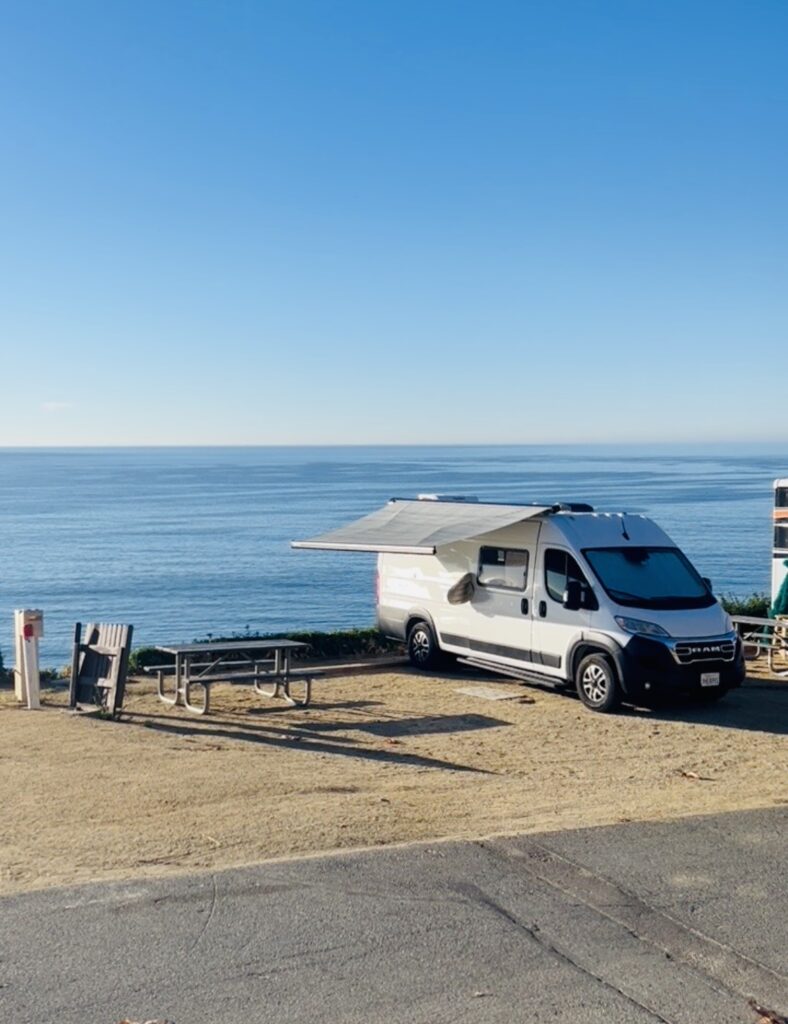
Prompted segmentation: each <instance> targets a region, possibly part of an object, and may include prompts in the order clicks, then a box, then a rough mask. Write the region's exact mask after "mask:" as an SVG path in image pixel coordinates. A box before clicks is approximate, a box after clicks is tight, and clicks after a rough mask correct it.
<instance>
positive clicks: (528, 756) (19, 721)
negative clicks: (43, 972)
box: [0, 663, 788, 894]
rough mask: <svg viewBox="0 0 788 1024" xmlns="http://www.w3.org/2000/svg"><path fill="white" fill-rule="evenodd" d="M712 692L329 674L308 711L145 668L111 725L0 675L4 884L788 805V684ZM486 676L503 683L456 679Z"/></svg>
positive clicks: (3, 887) (3, 888) (20, 886)
mask: <svg viewBox="0 0 788 1024" xmlns="http://www.w3.org/2000/svg"><path fill="white" fill-rule="evenodd" d="M764 672H765V668H763V667H762V668H760V669H759V668H758V666H757V663H755V667H754V669H753V672H752V673H751V675H752V678H751V679H750V680H749V681H748V684H746V685H745V687H744V688H742V689H741V690H739V691H736V692H734V693H732V694H730V695H729V696H728V697H727V698H726V700H724V701H723V702H721V703H720V704H719V705H716V706H706V705H698V704H674V705H672V706H671V707H670V708H668V709H661V710H657V711H625V712H623V713H621V714H619V715H612V716H606V715H598V714H593V713H591V712H589V711H587V710H585V709H584V708H583V707H582V705H581V704H580V702H579V701H577V700H576V699H573V698H572V697H568V696H566V695H561V694H554V693H551V692H547V691H544V690H540V689H534V688H529V687H525V686H521V685H519V684H517V683H514V682H512V681H511V680H510V681H504V680H496V679H493V678H492V677H488V676H474V675H471V674H464V673H459V672H457V673H455V674H452V675H443V676H434V677H432V676H424V675H420V674H415V673H412V672H410V671H409V670H408V669H407V668H405V667H402V668H399V667H397V669H396V670H395V671H392V669H391V668H390V667H389V668H387V669H381V670H379V671H367V672H366V673H365V674H353V675H347V676H342V677H335V678H329V679H323V680H319V679H318V680H317V681H316V683H315V687H314V694H313V704H312V706H311V707H310V708H309V709H307V710H301V709H295V708H290V707H287V706H285V705H283V704H282V703H281V702H278V701H266V700H264V699H262V698H259V697H257V696H255V695H254V694H253V693H252V691H251V689H249V688H248V687H242V688H241V687H230V686H222V687H218V686H217V687H216V688H215V689H214V693H213V695H212V713H211V715H210V717H206V718H197V717H195V716H192V715H190V714H188V713H187V712H185V711H184V710H182V709H177V710H176V709H174V708H171V707H168V706H166V705H164V704H162V703H161V702H159V701H158V699H157V698H156V696H155V692H154V687H153V683H152V681H151V680H149V679H145V680H141V681H134V682H132V683H130V685H129V687H128V689H127V696H126V704H125V709H124V715H123V718H122V719H121V720H120V721H118V722H112V721H108V720H105V719H102V718H100V717H98V716H96V715H95V714H84V713H77V712H71V711H69V710H68V709H66V707H65V702H66V697H65V693H64V692H63V691H54V690H53V691H47V692H46V693H45V694H44V704H45V707H44V708H43V709H42V710H41V711H27V710H24V709H21V708H19V707H17V706H16V703H15V701H14V696H13V691H9V690H7V689H6V690H3V691H1V692H0V801H1V802H2V816H1V818H0V894H8V893H12V892H18V891H21V890H27V889H35V888H42V887H45V886H51V885H61V884H66V883H74V882H83V881H89V880H103V879H119V878H127V877H132V876H134V877H140V876H153V875H163V874H171V873H178V872H190V871H194V870H204V869H214V868H223V867H230V866H235V865H241V864H250V863H255V862H258V861H261V860H265V859H268V858H271V857H289V856H293V855H299V854H308V853H315V852H320V851H327V850H333V849H338V848H348V847H361V846H371V845H379V844H386V843H396V842H403V841H408V840H417V839H437V838H442V837H470V836H483V835H489V834H492V833H510V832H527V831H535V830H552V829H561V828H574V827H579V826H585V825H599V824H608V823H613V822H617V821H627V820H635V819H656V818H667V817H677V816H682V815H690V814H702V813H707V812H708V813H711V812H718V811H724V810H732V809H737V808H752V807H768V806H772V805H774V804H779V803H786V802H788V770H787V768H786V766H787V765H788V681H782V682H776V681H775V682H770V681H768V680H766V679H765V678H758V677H759V676H761V677H762V676H763V674H764ZM466 688H476V689H479V688H480V689H481V691H482V692H483V693H486V694H487V696H489V695H490V694H495V695H500V696H501V697H503V696H505V697H506V699H499V700H490V699H485V697H484V696H481V695H479V694H465V693H461V692H458V691H459V690H461V689H466Z"/></svg>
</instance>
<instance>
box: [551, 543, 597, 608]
mask: <svg viewBox="0 0 788 1024" xmlns="http://www.w3.org/2000/svg"><path fill="white" fill-rule="evenodd" d="M568 580H576V581H577V582H578V583H579V584H580V585H581V587H582V588H583V607H584V608H588V609H594V608H598V607H599V604H598V603H597V599H596V597H594V592H593V590H592V589H591V587H590V586H589V584H588V580H587V579H586V578H585V576H584V574H583V570H582V569H581V568H580V566H579V565H578V564H577V562H576V561H575V560H574V558H573V557H572V556H571V555H570V554H569V552H568V551H561V550H560V549H559V548H548V549H547V550H546V551H545V553H544V583H545V587H546V588H547V593H548V594H549V595H550V597H552V599H553V600H554V601H557V602H558V603H559V604H563V600H564V591H565V590H566V584H567V581H568Z"/></svg>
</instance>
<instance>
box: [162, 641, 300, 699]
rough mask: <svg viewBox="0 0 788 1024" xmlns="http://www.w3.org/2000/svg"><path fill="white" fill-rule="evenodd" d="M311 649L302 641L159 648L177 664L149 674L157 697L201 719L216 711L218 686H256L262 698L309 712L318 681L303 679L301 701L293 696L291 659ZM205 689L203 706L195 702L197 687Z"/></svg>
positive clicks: (237, 642)
mask: <svg viewBox="0 0 788 1024" xmlns="http://www.w3.org/2000/svg"><path fill="white" fill-rule="evenodd" d="M308 646H309V645H308V644H304V643H300V642H298V641H296V640H233V641H229V642H223V641H211V642H209V643H193V644H173V645H171V646H168V647H156V650H157V651H161V653H162V654H169V655H171V656H172V657H173V658H174V664H172V665H152V666H150V667H149V668H148V669H147V670H146V671H149V672H156V674H157V691H158V695H159V698H160V700H163V701H164V703H165V704H174V705H178V704H181V703H182V704H183V706H184V707H185V708H186V709H187V710H189V711H192V712H193V713H194V714H196V715H205V714H207V713H208V711H209V709H210V703H211V687H212V686H213V685H214V684H215V683H246V682H250V683H251V684H252V686H253V689H254V692H255V693H259V694H260V696H261V697H270V698H274V697H280V698H282V699H283V700H285V701H287V703H288V704H292V705H293V706H294V707H301V708H305V707H307V705H308V704H309V701H310V699H311V696H312V677H311V676H304V677H301V678H299V680H298V681H299V683H301V685H302V691H301V694H300V696H296V694H295V693H294V692H293V684H294V682H295V681H294V680H293V679H292V678H291V676H290V655H291V654H292V652H293V651H294V650H297V649H299V648H300V649H304V648H306V647H308ZM170 674H171V675H174V684H175V686H174V690H171V691H170V692H167V691H166V689H165V678H166V677H167V675H170ZM195 686H196V687H199V688H201V689H202V701H201V702H199V703H196V702H195V701H194V700H193V699H192V690H193V688H194V687H195Z"/></svg>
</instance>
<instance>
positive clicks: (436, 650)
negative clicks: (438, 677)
mask: <svg viewBox="0 0 788 1024" xmlns="http://www.w3.org/2000/svg"><path fill="white" fill-rule="evenodd" d="M408 657H409V658H410V663H411V665H413V667H414V668H421V669H428V668H437V667H438V665H440V663H441V650H440V647H438V641H437V640H436V639H435V633H434V632H433V629H432V626H431V625H430V624H429V623H428V622H423V621H419V622H414V623H413V625H412V626H411V627H410V630H409V632H408Z"/></svg>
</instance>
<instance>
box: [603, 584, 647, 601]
mask: <svg viewBox="0 0 788 1024" xmlns="http://www.w3.org/2000/svg"><path fill="white" fill-rule="evenodd" d="M608 593H609V594H610V596H611V597H612V598H614V599H615V598H619V597H620V598H621V599H622V600H623V601H649V600H651V599H650V598H648V597H644V596H643V594H630V593H629V591H628V590H613V589H612V588H610V587H608Z"/></svg>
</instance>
